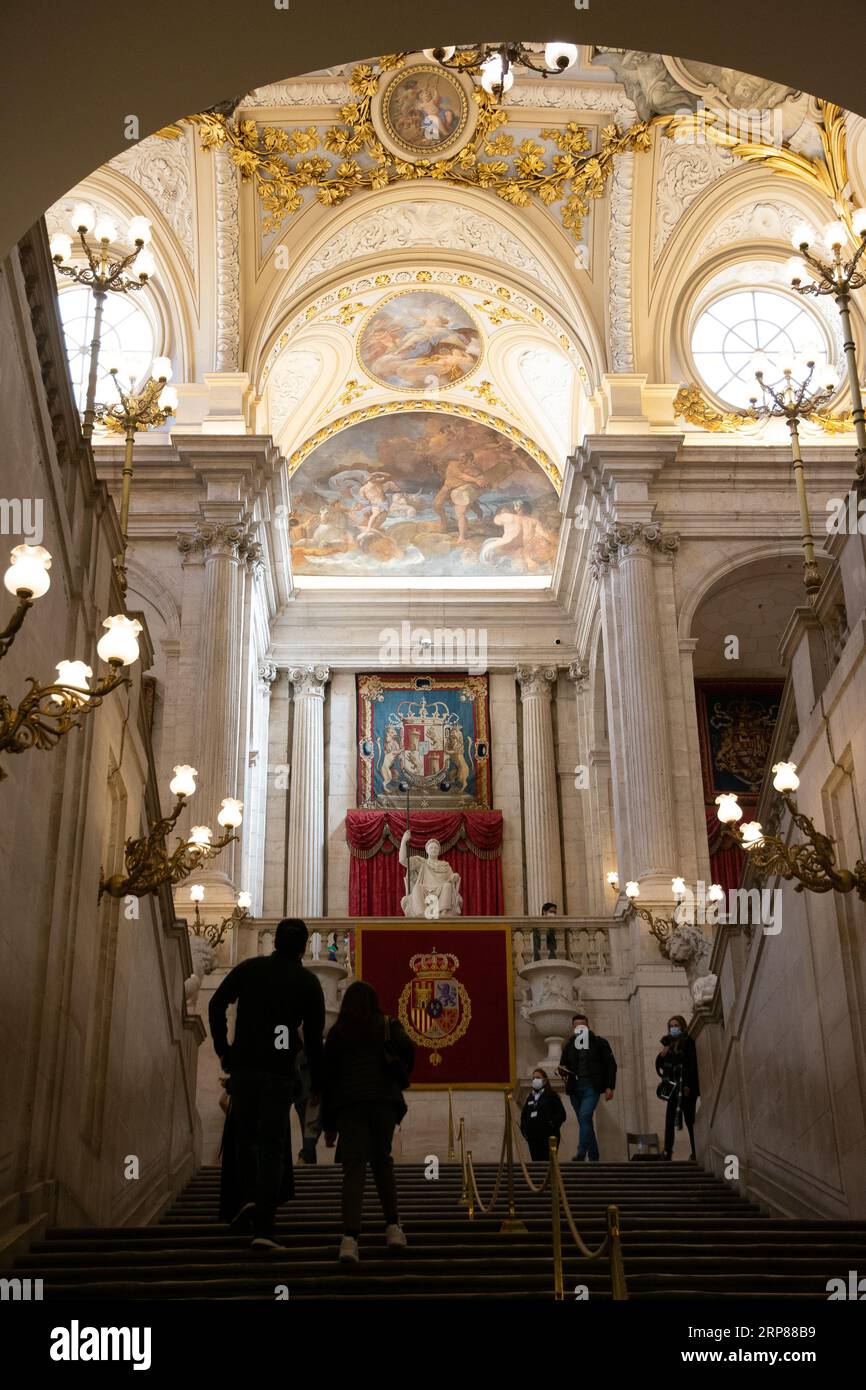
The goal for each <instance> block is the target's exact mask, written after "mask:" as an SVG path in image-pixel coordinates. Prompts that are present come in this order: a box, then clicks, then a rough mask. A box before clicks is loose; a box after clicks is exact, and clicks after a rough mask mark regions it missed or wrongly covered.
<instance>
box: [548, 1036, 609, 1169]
mask: <svg viewBox="0 0 866 1390" xmlns="http://www.w3.org/2000/svg"><path fill="white" fill-rule="evenodd" d="M571 1024H572V1029H573V1034H572V1036H571V1037H570V1038H569V1040H568V1042H567V1043H566V1044H565V1047H564V1048H563V1049H562V1057H561V1059H560V1063H559V1074H560V1076H563V1077H564V1078H565V1093H566V1095H567V1096H568V1098H569V1100H570V1101H571V1104H572V1108H573V1110H574V1113H575V1115H576V1116H577V1123H578V1126H579V1129H580V1138H579V1141H578V1148H577V1153H576V1154H575V1156H574V1161H575V1162H577V1163H582V1162H583V1161H584V1160H585V1159H588V1160H589V1162H590V1163H598V1159H599V1154H598V1140H597V1139H596V1136H595V1127H594V1125H593V1119H592V1117H593V1115H594V1114H595V1107H596V1106H597V1105H598V1102H599V1101H600V1100H601V1097H602V1096H604V1098H605V1100H606V1101H608V1100H613V1093H614V1088H615V1087H616V1059H615V1057H614V1055H613V1052H612V1051H611V1046H610V1043H609V1042H608V1040H607V1038H600V1037H599V1036H598V1034H596V1033H593V1032H591V1031H590V1027H589V1020H588V1018H587V1016H586V1014H575V1015H574V1018H573V1019H572V1020H571Z"/></svg>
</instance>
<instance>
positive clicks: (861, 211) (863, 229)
mask: <svg viewBox="0 0 866 1390" xmlns="http://www.w3.org/2000/svg"><path fill="white" fill-rule="evenodd" d="M851 226H852V227H853V228H854V235H855V236H856V237H860V238H861V240H862V238H863V237H864V236H866V208H857V209H856V210H855V212H854V216H853V217H852V218H851Z"/></svg>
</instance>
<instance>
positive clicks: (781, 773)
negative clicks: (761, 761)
mask: <svg viewBox="0 0 866 1390" xmlns="http://www.w3.org/2000/svg"><path fill="white" fill-rule="evenodd" d="M799 785H800V779H799V777H798V776H797V764H796V763H774V764H773V786H774V787H775V788H776V791H777V792H795V791H796V790H797V788H798V787H799Z"/></svg>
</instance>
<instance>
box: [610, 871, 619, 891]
mask: <svg viewBox="0 0 866 1390" xmlns="http://www.w3.org/2000/svg"><path fill="white" fill-rule="evenodd" d="M607 882H608V886H609V887H611V888H618V887H619V874H618V873H617V871H616V869H611V871H610V873H609V874H608V876H607Z"/></svg>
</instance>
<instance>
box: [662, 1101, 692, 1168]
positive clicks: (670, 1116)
mask: <svg viewBox="0 0 866 1390" xmlns="http://www.w3.org/2000/svg"><path fill="white" fill-rule="evenodd" d="M697 1103H698V1098H697V1096H683V1124H684V1125H685V1127H686V1129H687V1130H688V1134H689V1143H690V1144H691V1146H692V1154H694V1152H695V1108H696V1106H697ZM676 1117H677V1097H676V1096H675V1095H673V1096H671V1098H670V1100H669V1101H668V1108H667V1113H666V1115H665V1153H666V1154H672V1153H673V1151H674V1134H675V1133H676Z"/></svg>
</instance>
